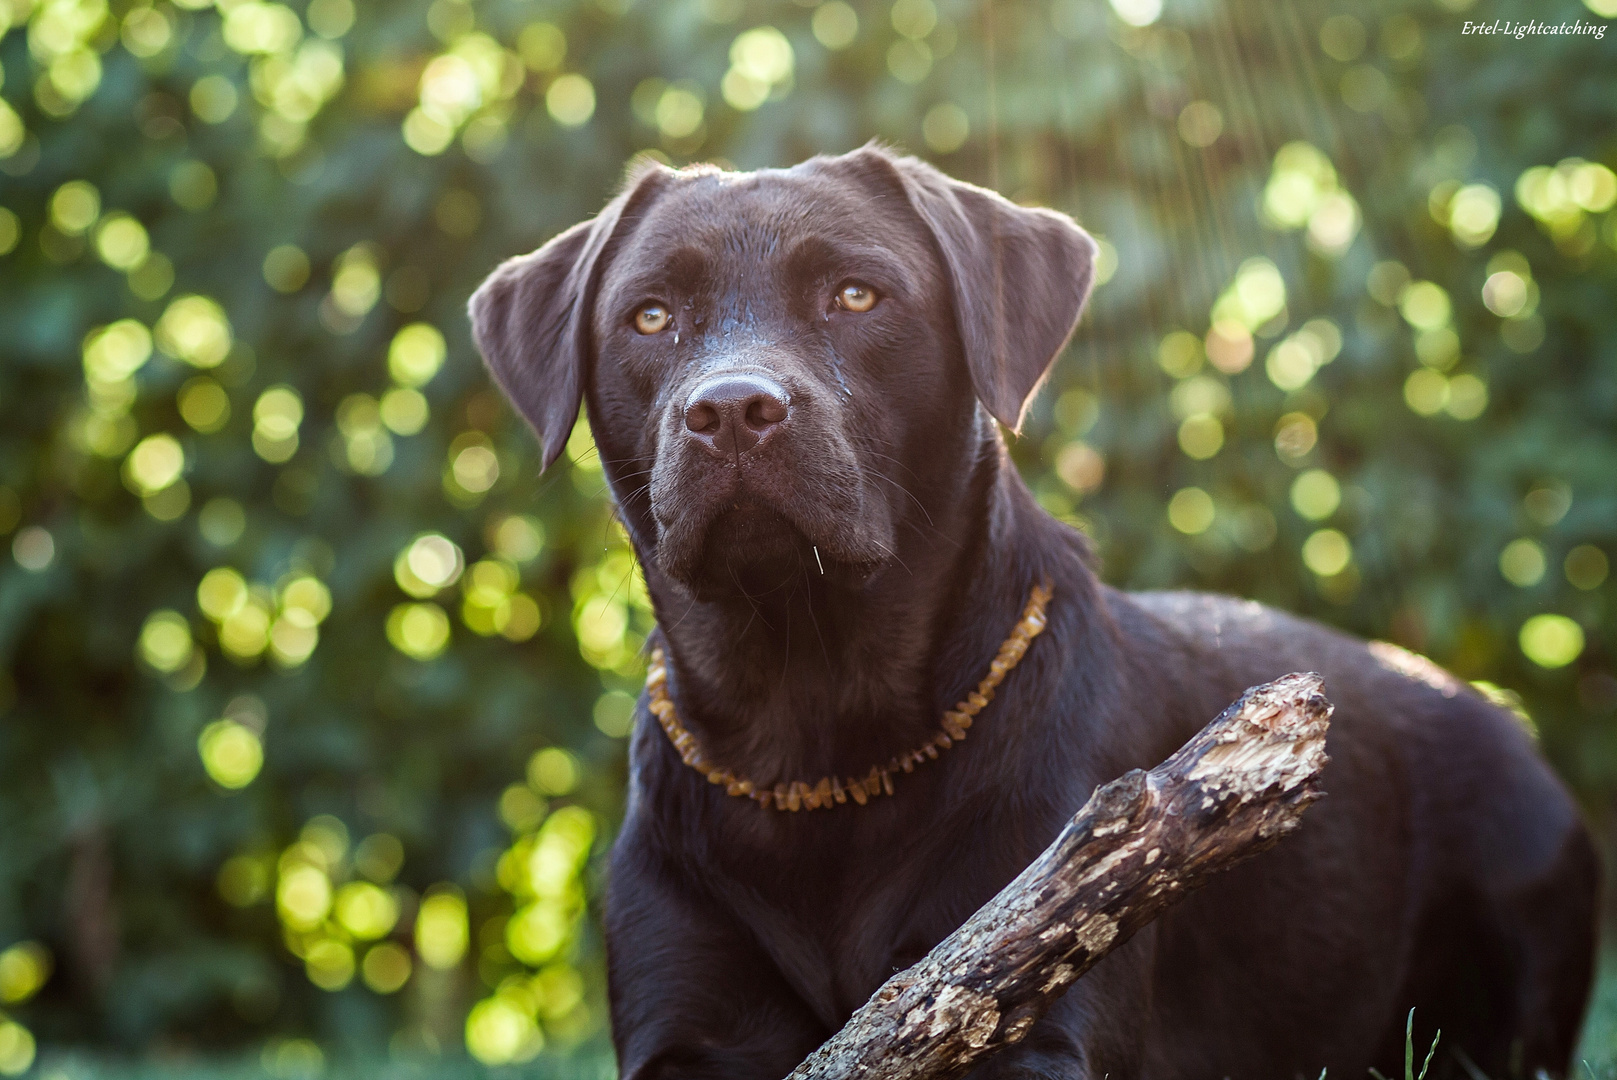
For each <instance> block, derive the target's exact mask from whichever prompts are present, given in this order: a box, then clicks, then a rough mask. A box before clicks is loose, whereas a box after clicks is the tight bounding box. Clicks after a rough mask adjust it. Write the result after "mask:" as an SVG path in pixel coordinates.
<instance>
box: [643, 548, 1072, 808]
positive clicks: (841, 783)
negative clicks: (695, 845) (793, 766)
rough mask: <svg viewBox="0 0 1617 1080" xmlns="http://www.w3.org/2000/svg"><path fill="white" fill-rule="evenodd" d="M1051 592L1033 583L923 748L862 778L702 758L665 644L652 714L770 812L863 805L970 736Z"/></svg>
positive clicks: (649, 677) (730, 787)
mask: <svg viewBox="0 0 1617 1080" xmlns="http://www.w3.org/2000/svg"><path fill="white" fill-rule="evenodd" d="M1052 595H1053V590H1052V589H1051V587H1050V582H1049V581H1048V580H1045V581H1043V582H1041V583H1040V584H1038V585H1035V586H1033V591H1032V593H1031V594H1029V596H1028V601H1027V607H1026V608H1024V609H1023V611H1022V617H1021V619H1019V620H1018V621H1017V623H1016V626H1015V627H1014V628H1013V629H1012V630H1011V633H1010V636H1009V637H1007V638H1006V639H1005V643H1004V644H1003V645H1001V646H1000V647H999V653H998V655H996V656H995V657H994V659H993V662H992V663H990V664H989V665H988V674H987V675H985V676H983V679H982V681H981V682H979V683H978V684H977V689H975V690H973V691H972V692H971V693H970V694H967V695H966V699H965V700H964V701H961V702H957V703H956V704H955V707H954V708H953V709H950V710H949V711H947V712H945V713H944V714H943V721H942V724H941V725H940V726H941V728H942V730H940V731H939V732H938V733H937V734H936V735H934V736H932V738H931V739H929V740H927V741H926V742H925V743H923V744H922V745H921V746H920V747H919V748H918V749H916V750H911V751H910V752H909V753H907V754H900V755H899V756H898V757H895V758H893V760H891V761H889V762H888V763H887V764H886V765H884V766H875V765H873V766H871V769H870V772H869V773H867V774H866V775H865V776H863V777H853V776H850V777H847V778H839V777H835V776H822V777H821V778H820V780H819V782H818V783H815V784H810V783H806V782H804V781H802V780H792V781H782V782H781V783H778V784H775V785H774V786H773V787H771V786H769V785H766V784H757V783H754V782H753V781H751V780H745V779H742V778H741V777H739V776H737V775H736V774H735V773H733V772H731V771H730V770H729V769H725V768H720V767H719V766H716V765H714V764H713V763H712V762H710V761H708V760H707V759H706V758H705V757H704V756H703V754H702V751H701V748H700V747H699V746H697V744H696V736H694V735H692V734H691V733H690V731H689V729H687V728H686V727H685V725H684V723H683V722H681V720H680V718H679V711H678V710H677V709H675V708H674V701H673V698H671V697H669V695H668V657H667V654H666V653H664V652H663V650H662V648H661V646H659V647H657V648H655V649H652V651H651V666H650V667H649V668H648V669H647V671H646V692H647V693H648V694H649V695H650V697H651V702H650V708H651V712H652V715H654V716H656V717H657V722H658V723H660V724H661V725H662V728H663V731H665V732H667V733H668V741H669V742H671V743H673V744H674V749H675V750H677V751H679V756H680V758H681V759H682V760H683V761H684V762H685V764H686V765H689V766H690V767H691V768H693V769H695V770H696V771H697V772H699V773H701V774H702V775H703V776H705V777H707V780H708V783H710V784H721V785H723V786H724V790H725V794H727V795H733V796H736V797H737V798H748V799H752V800H753V801H755V802H756V803H757V804H758V805H759V806H760V807H762V808H763V809H765V810H771V809H773V810H793V811H795V810H829V809H830V808H831V807H832V806H833V805H840V804H842V803H845V802H847V801H848V800H849V799H850V798H851V799H853V801H854V802H855V803H857V804H859V805H860V806H863V805H865V803H867V802H869V801H870V800H871V799H873V798H875V797H876V796H878V795H891V794H892V793H893V773H895V772H898V771H899V770H903V771H904V772H913V771H914V769H915V766H917V765H919V764H921V763H922V762H924V761H928V760H934V759H936V758H937V756H938V752H939V751H941V750H947V749H949V747H951V746H953V745H954V744H955V743H957V742H959V741H961V740H962V739H964V738H965V737H966V730H967V729H968V728H970V727H971V722H972V720H973V718H975V717H976V715H977V714H978V713H979V712H981V711H982V709H983V707H984V706H985V705H987V704H988V703H989V702H990V701H992V700H994V688H995V687H997V686H999V684H1000V683H1001V682H1002V681H1003V680H1004V678H1005V676H1006V674H1007V673H1008V672H1009V671H1010V670H1011V669H1012V668H1014V667H1015V666H1016V665H1017V664H1018V663H1020V662H1021V659H1022V657H1023V655H1024V654H1025V653H1026V652H1027V647H1028V645H1029V643H1031V642H1032V640H1033V639H1034V638H1035V637H1038V636H1039V634H1040V633H1042V632H1043V631H1044V627H1045V617H1044V608H1045V605H1046V604H1048V603H1049V602H1050V597H1051V596H1052Z"/></svg>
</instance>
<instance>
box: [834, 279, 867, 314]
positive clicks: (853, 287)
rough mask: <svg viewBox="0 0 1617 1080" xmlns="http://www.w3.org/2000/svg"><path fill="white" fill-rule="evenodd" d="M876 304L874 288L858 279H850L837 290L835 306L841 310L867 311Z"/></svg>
mask: <svg viewBox="0 0 1617 1080" xmlns="http://www.w3.org/2000/svg"><path fill="white" fill-rule="evenodd" d="M875 306H876V290H875V289H872V288H871V287H870V286H869V285H866V284H864V283H863V282H859V281H850V282H848V283H847V284H846V285H844V286H842V288H840V289H838V290H837V307H839V308H841V309H842V310H843V311H869V310H870V309H871V308H873V307H875Z"/></svg>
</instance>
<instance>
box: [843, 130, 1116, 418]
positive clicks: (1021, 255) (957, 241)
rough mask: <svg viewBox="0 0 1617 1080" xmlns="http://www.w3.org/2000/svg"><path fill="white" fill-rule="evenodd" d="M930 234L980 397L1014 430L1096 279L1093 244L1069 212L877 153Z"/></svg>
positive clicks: (872, 153) (869, 150) (867, 151)
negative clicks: (1022, 202) (947, 282)
mask: <svg viewBox="0 0 1617 1080" xmlns="http://www.w3.org/2000/svg"><path fill="white" fill-rule="evenodd" d="M856 155H868V156H869V157H872V158H875V159H877V161H876V162H868V163H867V164H869V165H875V166H876V167H877V168H880V167H881V165H880V164H879V163H885V165H886V167H887V168H888V169H889V170H891V172H892V173H894V174H896V175H897V177H898V179H899V181H900V183H901V184H902V185H903V188H904V191H905V194H906V195H907V196H908V198H909V202H910V205H911V206H912V207H913V208H914V209H915V212H916V213H917V214H919V215H920V217H921V220H922V221H923V222H925V223H926V225H927V227H928V228H930V229H931V231H932V235H933V237H934V238H935V239H936V240H937V244H938V248H939V250H940V251H941V252H942V255H943V261H944V264H945V268H946V269H947V270H948V273H949V279H950V287H951V291H952V293H953V300H954V312H955V321H956V323H957V326H958V329H959V332H960V340H961V343H962V344H963V345H964V346H965V350H966V363H967V365H968V366H969V367H970V369H971V382H972V386H973V388H974V389H975V390H976V392H977V397H978V399H979V400H981V401H982V403H983V404H984V405H985V406H987V408H988V411H989V412H990V413H992V414H993V416H994V418H995V419H996V420H998V421H999V422H1000V423H1002V424H1004V425H1005V426H1006V427H1008V428H1010V429H1011V430H1012V431H1017V430H1020V429H1021V426H1022V417H1023V415H1024V414H1025V413H1026V411H1027V407H1028V404H1029V402H1031V401H1032V399H1033V395H1034V393H1035V392H1036V391H1037V390H1038V388H1039V385H1040V384H1041V383H1042V382H1043V381H1044V377H1045V376H1046V375H1047V374H1048V373H1049V371H1050V367H1051V365H1052V364H1053V363H1054V362H1055V358H1056V356H1057V354H1059V353H1060V352H1061V350H1062V348H1063V347H1064V346H1065V345H1066V344H1067V339H1068V338H1070V337H1071V336H1072V332H1073V330H1074V328H1076V326H1077V325H1078V316H1079V314H1080V313H1082V311H1083V308H1084V301H1086V300H1087V299H1088V298H1089V290H1090V287H1091V286H1092V285H1093V283H1094V280H1095V251H1096V248H1095V241H1094V240H1092V239H1090V236H1089V234H1088V233H1086V232H1084V231H1083V230H1082V229H1080V228H1079V227H1078V226H1077V225H1076V224H1074V223H1073V221H1072V219H1071V218H1069V217H1067V216H1066V215H1065V214H1059V213H1056V212H1055V211H1053V210H1045V209H1031V208H1028V207H1023V206H1017V205H1016V204H1015V203H1013V202H1010V201H1009V200H1007V199H1005V198H1002V197H1001V196H999V195H998V194H996V193H994V192H992V191H988V190H986V189H984V188H980V187H975V186H973V185H971V184H966V183H962V182H960V181H958V180H952V179H950V178H949V177H947V176H945V175H944V174H943V173H941V172H939V171H938V170H937V169H934V168H933V167H932V166H930V165H928V164H926V163H925V162H922V161H918V160H916V159H915V158H910V157H894V156H892V155H890V154H888V153H887V152H885V151H883V150H881V149H879V148H877V147H866V148H864V149H863V150H858V151H855V152H854V155H850V156H856Z"/></svg>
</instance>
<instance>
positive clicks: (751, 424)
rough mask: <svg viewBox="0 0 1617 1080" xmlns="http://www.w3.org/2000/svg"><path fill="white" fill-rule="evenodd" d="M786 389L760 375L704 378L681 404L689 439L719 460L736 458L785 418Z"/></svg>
mask: <svg viewBox="0 0 1617 1080" xmlns="http://www.w3.org/2000/svg"><path fill="white" fill-rule="evenodd" d="M790 400H791V399H790V398H789V397H788V396H787V393H786V388H785V387H784V386H781V385H780V384H779V383H777V382H775V381H774V380H772V379H767V378H765V377H763V376H762V375H750V374H749V375H721V376H717V377H715V378H712V379H708V380H707V381H706V382H704V383H702V384H701V385H700V386H698V387H697V388H696V389H695V390H693V391H691V396H690V397H689V398H687V399H686V401H685V427H686V428H687V429H689V431H690V433H691V437H692V438H694V439H696V440H697V441H698V442H700V443H702V445H703V446H704V447H706V448H707V450H708V451H709V452H711V453H714V454H717V455H718V456H720V457H725V458H729V457H739V456H740V455H742V454H745V453H746V452H747V451H749V450H751V449H752V448H753V447H755V446H757V445H758V444H759V443H761V442H763V441H764V440H765V439H767V438H768V437H769V435H770V433H771V432H773V431H774V430H775V429H776V428H778V427H779V426H780V424H781V421H783V420H785V419H786V407H787V404H788V403H789V401H790Z"/></svg>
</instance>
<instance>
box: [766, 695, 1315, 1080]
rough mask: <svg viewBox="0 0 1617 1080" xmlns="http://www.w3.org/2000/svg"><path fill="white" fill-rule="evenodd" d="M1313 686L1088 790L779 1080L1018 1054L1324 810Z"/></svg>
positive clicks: (1261, 704) (822, 1079)
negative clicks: (1117, 968) (970, 909)
mask: <svg viewBox="0 0 1617 1080" xmlns="http://www.w3.org/2000/svg"><path fill="white" fill-rule="evenodd" d="M1322 689H1323V682H1322V680H1321V679H1320V677H1319V676H1318V675H1312V674H1294V675H1287V676H1285V677H1284V678H1281V679H1278V680H1276V681H1275V682H1272V683H1266V684H1264V685H1263V686H1257V687H1253V688H1252V689H1250V690H1248V691H1247V692H1246V693H1244V694H1242V695H1241V698H1240V700H1239V701H1237V702H1236V703H1235V704H1233V705H1231V706H1230V707H1229V708H1228V709H1226V710H1224V712H1223V713H1222V714H1221V715H1220V716H1219V717H1218V719H1216V720H1214V721H1213V722H1212V723H1210V724H1208V725H1207V727H1205V728H1203V729H1202V730H1201V732H1200V733H1199V734H1197V735H1196V736H1195V737H1194V738H1193V739H1191V740H1190V741H1189V742H1187V743H1186V744H1185V745H1184V746H1183V747H1181V748H1180V749H1179V751H1178V752H1177V753H1175V754H1174V755H1173V756H1172V757H1170V758H1169V759H1168V760H1167V761H1164V762H1163V763H1162V764H1161V765H1158V766H1157V767H1156V768H1154V769H1152V770H1151V771H1150V772H1141V771H1140V770H1138V769H1135V770H1133V771H1132V772H1129V773H1127V774H1126V775H1124V776H1122V777H1119V778H1118V779H1116V780H1113V781H1112V782H1111V783H1109V784H1105V785H1103V786H1101V787H1099V788H1097V789H1095V793H1094V794H1093V795H1091V796H1090V798H1089V801H1088V802H1087V803H1085V804H1084V807H1083V809H1082V810H1080V811H1078V814H1077V816H1075V817H1074V818H1073V819H1072V820H1071V821H1070V822H1068V823H1067V826H1066V828H1065V829H1063V830H1062V832H1061V835H1060V836H1059V837H1057V838H1056V841H1055V843H1053V844H1051V845H1050V847H1049V848H1047V849H1046V850H1045V852H1044V854H1042V855H1040V856H1039V857H1038V858H1037V859H1036V860H1034V862H1033V864H1032V865H1031V866H1029V867H1028V868H1027V869H1026V870H1024V871H1023V872H1022V873H1021V874H1020V875H1019V876H1018V877H1017V878H1016V880H1014V881H1012V882H1011V883H1010V884H1009V885H1007V886H1006V887H1005V888H1004V889H1002V890H1001V891H1000V893H999V895H998V896H996V897H994V899H992V900H990V901H989V902H988V903H987V904H985V905H984V906H983V907H982V908H981V909H980V910H979V911H978V912H977V913H976V914H975V915H973V916H972V917H971V918H970V919H968V920H967V921H966V923H965V925H963V926H962V927H960V929H958V930H956V931H955V932H954V933H953V934H950V935H949V936H948V937H947V938H945V939H944V940H943V941H942V942H940V943H939V944H938V946H937V947H936V948H934V949H933V950H932V951H931V952H930V953H928V954H927V956H926V957H925V958H924V959H922V960H921V961H920V962H919V963H917V964H915V965H914V966H913V967H910V968H908V969H906V970H904V971H902V972H900V973H898V974H897V975H894V976H893V977H892V978H890V979H888V980H887V982H885V983H883V984H882V986H881V988H880V989H879V990H877V991H876V993H875V994H874V995H872V996H871V998H870V1000H869V1001H867V1002H866V1003H865V1004H864V1006H863V1007H861V1008H860V1009H859V1011H858V1012H856V1013H854V1014H853V1016H852V1017H851V1018H850V1019H849V1020H848V1022H847V1023H846V1024H845V1025H843V1027H842V1030H840V1031H838V1032H837V1033H836V1034H835V1035H833V1036H832V1037H831V1038H830V1039H829V1040H827V1041H826V1043H825V1044H824V1045H822V1046H821V1047H820V1048H819V1049H818V1050H816V1051H815V1052H814V1053H813V1054H811V1055H809V1057H808V1059H807V1060H806V1061H804V1062H803V1063H802V1064H801V1065H799V1066H798V1067H797V1068H796V1069H795V1070H793V1072H792V1074H791V1076H790V1077H789V1078H788V1080H949V1078H952V1077H957V1076H959V1075H961V1074H962V1073H964V1072H965V1071H966V1070H967V1069H969V1068H970V1067H971V1066H972V1065H974V1064H975V1063H976V1062H977V1061H979V1060H981V1059H982V1058H983V1057H984V1056H986V1055H988V1054H991V1053H993V1052H994V1051H996V1050H999V1049H1002V1048H1003V1047H1006V1046H1008V1045H1010V1044H1012V1043H1015V1042H1018V1041H1019V1040H1020V1039H1021V1038H1022V1037H1023V1036H1024V1035H1026V1034H1027V1031H1028V1029H1029V1028H1031V1027H1032V1026H1033V1024H1034V1022H1035V1021H1036V1020H1038V1019H1039V1017H1041V1016H1043V1015H1044V1013H1045V1011H1046V1010H1047V1009H1048V1008H1049V1007H1050V1006H1051V1004H1052V1003H1053V1002H1055V1000H1056V999H1057V998H1059V997H1060V996H1061V994H1062V993H1063V992H1064V991H1065V990H1066V989H1067V987H1068V986H1070V985H1072V983H1073V982H1074V981H1076V980H1077V979H1078V977H1079V976H1081V975H1083V973H1084V972H1086V971H1088V970H1089V969H1090V968H1091V967H1093V966H1094V965H1095V963H1096V962H1097V961H1099V960H1100V958H1101V957H1103V956H1105V955H1106V954H1107V953H1109V952H1110V951H1112V950H1113V949H1115V948H1117V947H1118V946H1119V945H1122V944H1123V943H1124V942H1125V941H1127V940H1128V939H1129V938H1130V937H1131V936H1132V935H1133V934H1134V932H1135V931H1136V930H1138V929H1139V928H1140V927H1142V926H1144V925H1145V924H1146V923H1148V922H1150V921H1151V920H1152V919H1154V918H1156V917H1157V916H1158V915H1160V914H1161V913H1162V912H1163V911H1164V910H1165V909H1166V908H1168V907H1169V906H1170V905H1172V904H1174V903H1176V902H1178V901H1179V900H1180V899H1182V898H1183V897H1185V896H1186V895H1187V894H1189V893H1190V892H1191V891H1192V890H1193V889H1195V888H1196V887H1197V886H1199V885H1201V884H1202V883H1203V882H1205V881H1206V880H1207V878H1208V877H1210V876H1211V875H1212V874H1214V873H1217V872H1218V871H1220V870H1224V869H1227V868H1229V867H1230V866H1233V865H1235V864H1236V863H1238V862H1240V861H1241V860H1242V859H1245V858H1248V857H1250V856H1252V855H1255V854H1257V853H1258V852H1260V851H1263V850H1265V849H1267V848H1269V847H1271V846H1273V845H1274V844H1275V843H1276V842H1277V841H1278V840H1279V839H1280V838H1281V837H1282V836H1284V835H1285V834H1286V833H1288V832H1290V831H1291V830H1293V829H1295V828H1296V827H1297V825H1298V821H1299V817H1300V816H1301V814H1302V812H1303V810H1304V809H1305V808H1307V806H1308V805H1309V804H1310V803H1312V802H1313V801H1314V800H1315V799H1318V798H1319V797H1320V796H1321V794H1322V792H1321V791H1320V790H1319V776H1320V773H1321V771H1322V770H1323V769H1324V767H1325V762H1326V760H1327V759H1326V756H1325V732H1326V728H1327V727H1328V726H1329V722H1330V715H1331V709H1332V706H1331V704H1330V702H1329V701H1327V700H1326V699H1325V697H1324V695H1323V693H1322Z"/></svg>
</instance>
